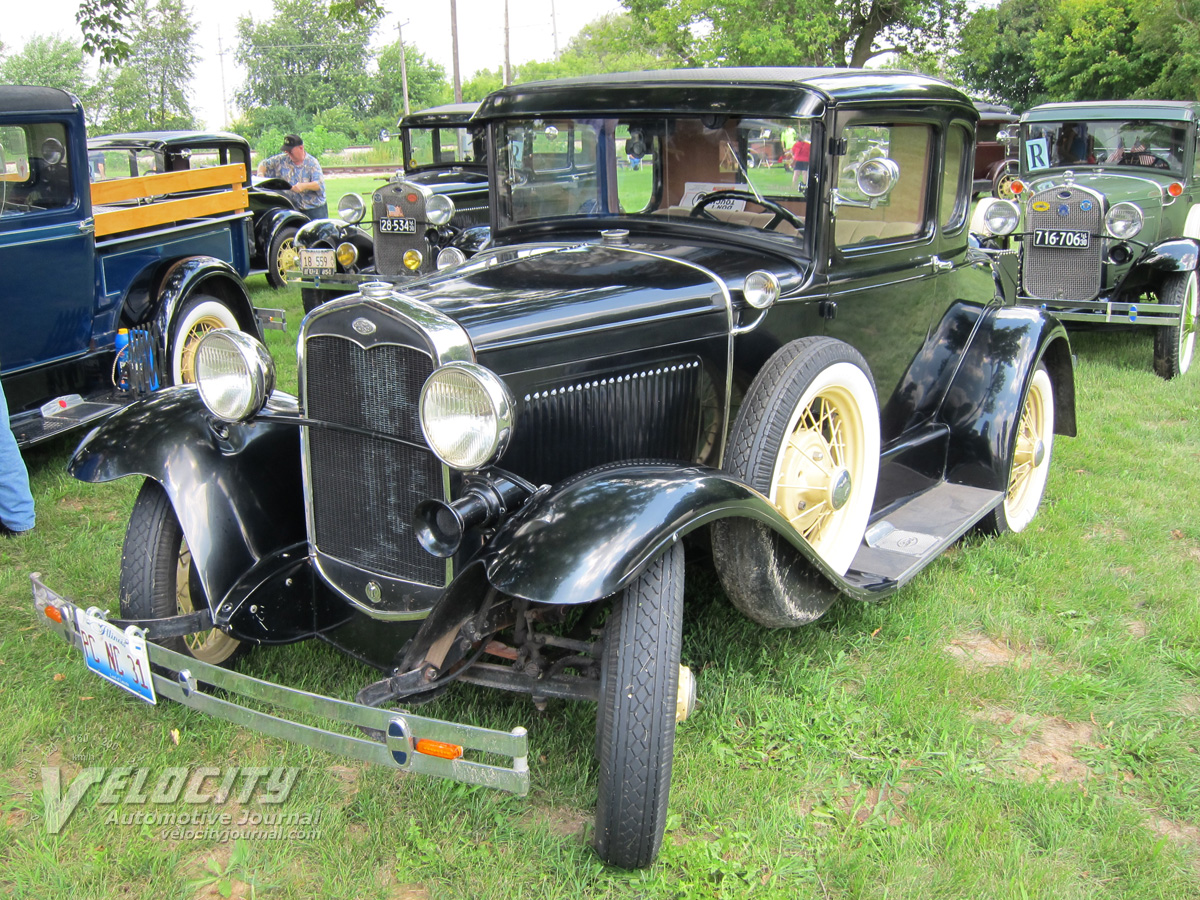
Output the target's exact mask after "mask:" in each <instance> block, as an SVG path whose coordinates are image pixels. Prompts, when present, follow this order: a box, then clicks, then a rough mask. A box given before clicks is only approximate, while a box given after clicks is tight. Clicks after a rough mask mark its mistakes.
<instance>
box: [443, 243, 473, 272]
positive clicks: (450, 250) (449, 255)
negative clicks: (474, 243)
mask: <svg viewBox="0 0 1200 900" xmlns="http://www.w3.org/2000/svg"><path fill="white" fill-rule="evenodd" d="M466 261H467V254H465V253H463V252H462V251H461V250H459V249H458V248H457V247H443V248H442V249H441V250H439V251H438V255H437V262H436V263H435V265H436V266H437V270H438V271H439V272H440V271H442V270H443V269H453V268H454V267H455V266H461V265H462V264H463V263H465V262H466Z"/></svg>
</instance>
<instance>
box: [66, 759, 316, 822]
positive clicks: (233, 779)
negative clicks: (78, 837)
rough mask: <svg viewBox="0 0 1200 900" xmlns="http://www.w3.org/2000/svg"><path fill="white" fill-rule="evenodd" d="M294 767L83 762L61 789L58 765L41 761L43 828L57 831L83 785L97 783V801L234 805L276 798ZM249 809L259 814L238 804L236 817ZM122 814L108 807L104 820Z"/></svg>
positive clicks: (194, 814) (174, 818)
mask: <svg viewBox="0 0 1200 900" xmlns="http://www.w3.org/2000/svg"><path fill="white" fill-rule="evenodd" d="M299 773H300V770H299V769H298V768H294V767H284V766H226V767H220V768H218V767H216V766H197V767H185V766H173V767H170V768H166V769H162V770H160V771H158V772H157V773H156V772H155V770H153V769H149V768H145V767H135V766H89V767H88V768H86V769H82V770H81V771H80V772H79V774H78V775H76V776H75V779H74V780H73V781H72V782H71V783H70V784H69V785H67V786H66V788H65V790H64V785H63V773H62V769H61V768H60V767H58V766H42V801H43V804H44V806H45V810H46V830H47V831H48V832H50V834H58V833H59V832H60V831H62V829H63V827H64V826H65V825H66V824H67V822H68V821H70V819H71V816H72V815H73V814H74V812H75V809H76V808H77V807H78V806H79V804H80V802H81V801H82V800H83V798H84V796H85V795H86V794H87V793H88V791H89V789H90V788H92V787H94V786H96V785H99V793H98V794H97V796H96V798H95V802H97V803H99V804H101V805H115V804H118V803H120V804H123V805H125V806H145V805H147V804H153V805H156V806H165V805H171V804H179V803H182V804H186V805H188V806H202V805H212V806H220V805H221V804H223V803H225V802H226V801H227V800H229V799H230V798H233V799H234V801H235V802H236V803H237V804H239V805H244V804H247V803H250V802H251V801H252V800H253V801H257V802H258V803H267V804H278V803H283V802H284V801H285V800H287V798H288V795H290V794H291V792H292V787H293V786H294V785H295V783H296V777H297V775H299ZM126 815H127V814H126ZM135 815H136V818H137V824H149V825H153V824H159V825H186V824H191V823H195V824H201V823H204V824H212V823H214V822H216V821H217V819H220V820H221V821H224V819H226V818H229V819H230V822H225V823H224V824H231V823H232V820H233V819H234V814H233V813H214V812H213V811H201V810H194V811H190V810H185V811H183V812H177V811H172V812H167V811H157V810H155V811H148V812H144V813H141V812H140V813H137V814H135ZM214 815H215V816H216V817H217V818H216V819H214ZM250 815H260V814H257V813H255V814H251V813H248V812H247V811H244V810H239V812H238V814H237V816H238V817H239V818H240V817H243V816H246V817H249V816H250ZM122 818H123V816H118V815H117V812H116V810H113V811H111V812H110V813H109V814H108V820H109V821H108V822H107V823H106V824H120V823H121V820H122ZM239 824H240V823H239ZM254 824H260V823H259V822H255V823H254Z"/></svg>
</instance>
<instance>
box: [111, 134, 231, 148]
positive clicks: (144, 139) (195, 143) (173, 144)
mask: <svg viewBox="0 0 1200 900" xmlns="http://www.w3.org/2000/svg"><path fill="white" fill-rule="evenodd" d="M220 144H239V145H242V146H245V147H248V146H249V144H248V142H247V141H246V139H245V138H244V137H242V136H241V135H240V134H233V133H231V132H228V131H130V132H126V133H123V134H101V135H96V136H95V137H90V138H88V147H90V148H92V149H98V148H108V147H136V148H142V149H146V150H170V149H175V148H184V147H213V146H218V145H220Z"/></svg>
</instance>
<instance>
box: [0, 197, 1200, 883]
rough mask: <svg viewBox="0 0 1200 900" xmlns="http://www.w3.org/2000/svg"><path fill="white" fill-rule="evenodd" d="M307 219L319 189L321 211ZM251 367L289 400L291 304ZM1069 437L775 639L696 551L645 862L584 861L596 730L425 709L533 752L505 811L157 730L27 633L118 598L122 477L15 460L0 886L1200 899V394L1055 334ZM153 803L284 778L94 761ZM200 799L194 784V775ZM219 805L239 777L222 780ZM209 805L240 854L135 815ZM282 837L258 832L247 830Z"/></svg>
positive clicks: (281, 655) (498, 804) (0, 591)
mask: <svg viewBox="0 0 1200 900" xmlns="http://www.w3.org/2000/svg"><path fill="white" fill-rule="evenodd" d="M329 193H330V202H331V205H334V204H336V201H337V196H339V195H340V191H339V190H338V188H337V187H336V186H335V187H333V188H331V190H330V192H329ZM251 282H252V284H253V285H254V286H255V291H256V297H255V299H256V302H258V303H259V304H261V305H267V306H277V305H286V306H287V307H288V309H289V317H290V319H291V330H290V333H289V334H286V335H285V334H280V333H277V332H272V333H270V335H269V344H270V347H271V350H272V352H273V353H274V355H275V357H276V359H277V360H279V364H280V371H281V379H282V381H283V383H284V384H285V386H288V387H289V389H290V388H291V386H294V384H295V371H296V367H295V350H294V344H293V342H294V339H295V335H296V333H297V330H298V325H299V319H300V303H299V291H298V289H296V288H294V287H293V288H290V289H288V290H286V291H283V292H279V293H273V292H271V291H269V290H268V289H267V288H266V287H265V283H264V282H263V279H262V278H261V277H256V278H254V279H251ZM1074 348H1075V351H1076V353H1077V357H1078V365H1077V389H1078V413H1079V436H1078V437H1077V438H1074V439H1060V440H1058V441H1056V443H1055V446H1054V458H1053V469H1052V473H1051V476H1050V481H1049V486H1048V489H1047V497H1046V502H1045V505H1044V507H1043V509H1042V512H1041V514H1040V515H1039V516H1038V518H1037V519H1036V520H1035V521H1034V523H1033V525H1032V526H1031V527H1030V528H1029V529H1028V530H1027V531H1026V532H1025V533H1022V534H1019V535H1008V536H1005V537H1002V538H999V539H983V538H978V537H969V538H967V539H966V540H963V541H962V542H960V543H959V544H958V545H956V546H955V547H954V548H952V549H951V550H950V552H948V553H947V554H945V556H944V557H943V558H942V559H940V560H938V561H937V562H936V563H935V564H934V565H933V566H931V567H930V568H929V569H928V570H926V572H925V573H923V574H922V575H921V576H920V577H918V578H917V579H916V580H915V581H914V582H913V583H912V584H911V585H909V586H907V587H906V588H905V589H904V590H903V591H901V592H899V593H898V594H897V595H895V596H894V597H892V598H891V599H890V600H888V601H887V602H885V603H884V604H882V605H879V606H864V605H861V604H858V603H856V602H853V601H849V600H846V601H843V602H842V603H840V604H839V605H837V606H836V607H835V608H834V609H833V610H832V611H831V612H830V614H829V615H827V616H826V617H825V618H824V619H823V620H822V621H820V622H819V623H817V624H815V625H812V626H809V627H807V628H803V629H798V630H794V631H775V632H768V631H765V630H763V629H762V628H760V627H758V626H756V625H753V624H751V623H749V622H747V621H745V620H743V619H742V618H741V617H740V616H739V615H738V614H737V613H736V612H735V611H734V610H733V609H732V607H731V606H730V605H729V604H728V602H727V601H726V600H725V598H724V597H723V596H722V594H721V591H720V588H719V586H718V585H717V583H716V581H715V578H714V577H713V576H712V574H711V570H710V569H709V567H708V566H707V564H706V562H705V560H704V558H703V555H702V554H701V555H693V556H690V557H689V569H688V581H687V617H686V621H685V626H684V650H683V656H684V661H685V662H686V663H687V664H688V665H690V666H691V667H692V669H693V671H694V672H696V674H697V676H698V681H699V703H698V707H697V710H696V712H695V714H694V715H693V716H692V718H691V719H689V720H688V721H687V722H686V723H684V724H683V725H682V726H681V727H680V729H679V736H678V739H677V745H676V758H675V775H674V784H673V789H672V793H671V803H670V813H671V815H670V825H669V832H668V834H667V838H666V841H665V843H664V848H663V852H662V854H661V857H660V858H659V860H658V862H657V863H656V864H655V865H654V866H653V867H651V868H649V869H647V870H645V871H641V872H621V871H617V870H612V869H608V868H606V867H604V866H603V865H602V864H601V863H600V862H599V861H598V860H597V858H596V857H595V856H594V854H593V853H592V852H591V851H590V850H589V849H588V846H587V840H588V838H589V831H590V827H591V818H592V813H593V809H594V803H595V790H596V763H595V761H594V758H593V736H594V709H593V708H592V707H589V706H587V705H583V704H576V705H572V704H568V703H564V702H551V703H550V704H549V705H548V707H547V709H546V710H545V711H544V712H538V711H537V710H535V709H534V708H533V706H532V705H530V704H529V703H527V702H526V701H524V700H522V699H520V698H514V697H508V696H505V695H501V694H498V693H494V692H489V691H485V690H482V689H476V688H470V687H460V688H456V689H455V690H453V691H451V692H450V693H449V695H447V696H446V697H445V698H443V699H441V700H438V701H437V702H435V703H434V704H432V705H430V706H427V707H424V708H422V710H421V711H422V712H423V713H428V714H430V715H434V716H438V717H446V718H454V719H460V720H468V721H475V722H479V723H480V724H484V725H488V726H492V727H502V728H506V729H507V728H512V727H514V726H516V725H524V726H525V727H527V728H528V729H529V733H530V740H531V747H532V755H531V760H530V762H531V769H532V781H533V788H532V792H531V794H530V795H529V796H528V797H527V798H525V799H518V798H514V797H511V796H508V795H505V794H500V793H496V792H492V791H488V790H484V789H477V788H470V787H464V786H461V785H456V784H452V783H449V782H438V781H432V780H424V779H422V778H420V777H418V776H406V775H402V774H398V773H396V772H395V771H392V770H387V769H382V768H371V767H367V766H365V765H362V764H359V763H357V762H354V761H350V760H345V759H339V758H335V757H332V756H329V755H327V754H325V753H322V752H318V751H310V750H307V749H305V748H302V747H297V746H293V745H289V744H287V743H285V742H282V741H279V740H275V739H271V738H265V737H261V736H259V735H257V734H255V733H252V732H249V731H246V730H244V729H241V728H238V727H236V726H233V725H228V724H225V723H223V722H220V721H217V720H212V719H207V718H205V717H204V716H201V715H199V714H196V713H193V712H191V711H189V710H187V709H185V708H183V707H180V706H178V705H173V704H171V703H170V702H163V703H161V704H160V705H159V706H157V707H150V706H147V705H145V704H143V703H141V702H140V701H138V700H135V699H133V698H131V697H128V696H126V695H124V694H123V693H121V692H120V691H119V690H118V689H116V688H114V687H111V686H109V685H107V684H105V683H103V682H101V681H100V680H98V679H97V678H96V677H95V676H93V675H91V674H90V673H88V672H87V671H86V670H85V669H84V666H83V663H82V661H81V659H80V657H79V656H78V655H77V654H74V653H72V652H71V651H70V650H69V649H68V648H67V646H66V645H65V644H64V643H62V641H61V640H60V639H59V638H57V637H56V636H54V635H51V634H50V633H48V632H47V631H46V630H45V629H43V628H42V627H41V626H40V625H39V624H38V623H37V621H36V619H35V616H34V613H33V610H32V608H31V602H30V590H29V573H30V572H34V571H37V572H41V573H43V575H44V578H45V580H46V582H47V583H48V584H49V585H50V586H51V587H53V588H55V589H56V590H59V591H60V592H62V593H64V594H66V595H68V596H70V597H72V598H73V599H74V600H76V601H77V602H79V603H82V604H83V605H85V606H86V605H92V604H94V605H98V606H104V607H108V608H110V609H114V610H115V608H116V596H117V582H118V570H119V562H120V551H121V542H122V540H123V537H124V531H125V524H126V519H127V516H128V513H129V509H130V507H131V505H132V502H133V498H134V496H135V494H136V492H137V489H138V484H137V483H136V481H135V480H133V479H128V480H125V481H121V482H116V483H113V484H107V485H90V484H82V483H79V482H76V481H74V480H73V479H72V478H70V477H69V476H68V475H67V474H66V473H65V471H64V466H65V464H66V461H67V459H68V458H69V456H70V453H71V450H72V449H73V445H74V439H71V438H67V439H62V440H60V441H59V442H57V443H54V444H52V445H50V446H46V447H42V448H38V449H35V450H33V451H32V452H30V453H29V454H28V456H27V461H28V464H29V468H30V470H31V474H32V477H33V486H34V492H35V495H36V500H37V504H38V527H37V530H36V532H35V533H34V534H32V535H30V536H28V537H24V538H20V539H0V611H2V618H0V621H2V622H3V625H4V628H3V632H0V886H2V887H3V890H4V892H6V893H8V894H10V895H12V896H15V897H30V898H38V900H50V898H71V900H89V898H123V900H124V898H129V900H133V898H147V900H150V898H153V900H159V898H174V897H180V898H191V897H221V896H224V897H241V898H249V897H288V898H292V897H295V898H312V897H322V898H381V900H383V898H387V900H427V898H433V900H440V898H451V897H454V898H457V897H463V898H504V900H509V898H517V897H521V898H542V897H546V898H551V897H553V898H579V897H588V898H590V897H627V898H642V897H651V898H689V900H690V898H724V897H772V898H774V897H779V898H810V897H811V898H821V900H826V898H880V900H882V898H889V900H906V898H911V900H933V898H947V900H959V898H971V900H984V898H1012V900H1028V898H1054V900H1096V898H1128V900H1146V898H1172V900H1179V898H1191V897H1198V896H1200V753H1198V752H1197V751H1198V749H1200V726H1198V724H1197V714H1198V712H1200V606H1198V603H1197V595H1198V594H1200V478H1198V477H1197V476H1198V473H1200V420H1198V417H1197V408H1198V407H1200V371H1194V372H1193V373H1191V375H1190V376H1187V377H1185V378H1184V379H1182V380H1180V381H1177V382H1164V381H1162V380H1160V379H1159V378H1157V377H1155V376H1154V374H1153V373H1152V371H1151V366H1150V360H1151V348H1152V338H1151V335H1150V334H1149V333H1148V332H1141V333H1127V334H1107V335H1079V336H1076V337H1075V339H1074ZM241 668H242V671H245V672H249V673H252V674H256V675H258V676H260V677H265V678H269V679H272V680H278V681H281V682H284V683H287V684H292V685H302V686H304V687H305V688H307V689H309V690H313V691H317V692H321V693H327V694H331V695H335V696H339V697H346V698H350V697H352V696H353V695H354V693H355V691H356V690H357V689H358V688H359V687H360V686H362V684H364V683H365V682H366V681H368V680H371V679H373V677H374V675H373V674H372V673H371V672H369V671H367V670H366V669H364V668H362V667H361V666H359V665H357V664H355V663H353V662H350V661H348V660H346V659H344V658H343V657H341V656H339V655H338V654H336V653H334V652H332V651H330V650H328V649H327V648H325V647H322V646H320V645H315V644H301V645H294V646H289V647H278V648H268V649H260V650H256V651H255V652H254V653H252V654H251V656H250V657H249V658H248V659H246V660H245V661H243V663H242V664H241ZM101 766H102V767H106V773H107V771H108V769H107V767H134V768H135V771H143V772H148V776H147V777H148V783H151V784H153V783H156V782H157V781H158V780H159V779H160V778H162V777H163V776H164V774H165V773H168V772H169V771H174V770H178V769H182V770H183V771H184V772H185V773H187V774H188V775H193V774H194V773H196V772H197V771H198V770H199V769H200V767H211V769H214V770H218V771H219V773H221V774H220V775H219V776H217V777H218V778H219V777H223V776H224V775H226V774H228V773H229V771H230V769H231V767H234V766H237V767H241V768H240V770H239V771H244V768H245V767H269V766H275V767H285V769H287V770H289V771H290V770H295V772H296V780H295V784H294V786H293V787H292V789H291V791H290V794H289V795H288V796H287V799H286V801H285V802H284V803H282V804H278V805H268V804H264V803H262V802H261V800H262V797H261V792H258V793H255V794H254V796H251V797H248V798H247V799H245V800H242V799H239V797H238V796H236V792H235V794H233V795H231V796H229V797H228V798H227V799H226V800H225V802H224V803H220V804H218V803H216V802H215V800H210V802H209V803H208V804H207V805H201V806H197V805H191V806H189V805H186V804H185V803H183V802H182V801H179V802H176V803H173V804H172V803H160V804H157V805H155V804H154V803H138V802H136V798H135V797H134V798H131V797H130V795H129V792H128V791H127V790H123V789H114V790H112V791H109V792H107V793H105V792H103V791H102V788H101V786H100V785H96V786H94V787H92V788H90V789H89V790H88V791H87V792H85V793H84V794H83V795H82V796H81V797H80V798H79V803H78V806H77V807H76V809H75V811H74V813H73V815H72V817H71V818H70V819H69V821H68V822H67V824H66V825H65V827H64V828H63V829H62V830H61V832H60V833H58V834H51V833H49V832H48V829H47V823H46V818H45V812H46V810H45V796H46V795H45V792H44V789H43V788H44V782H45V781H46V778H47V775H46V772H47V771H50V772H53V771H55V770H57V771H58V772H60V773H61V779H62V789H63V791H64V793H65V792H66V791H67V789H68V787H69V785H70V784H71V783H72V781H73V779H75V778H76V777H77V776H79V775H80V773H82V772H84V771H85V770H87V769H88V768H89V767H101ZM211 783H212V781H211V780H210V785H211ZM239 784H240V782H239ZM197 810H200V811H203V812H205V813H207V814H209V815H210V816H211V815H218V816H219V815H222V814H227V815H228V816H229V817H230V818H231V819H232V824H231V825H230V826H229V828H228V829H227V830H236V828H237V827H238V826H237V823H238V822H239V821H241V820H242V819H243V818H245V819H246V820H248V824H246V825H243V826H242V827H243V828H249V827H252V823H254V821H255V817H256V816H262V817H264V818H263V819H262V820H260V827H259V829H258V830H259V831H260V833H258V834H255V835H253V836H251V837H249V838H244V839H241V840H236V839H233V838H234V837H235V836H234V835H230V834H226V833H223V832H218V833H202V834H201V835H200V836H199V837H188V836H186V835H181V834H177V833H175V834H173V833H172V832H171V829H169V828H167V827H165V826H163V825H161V824H159V823H157V822H154V821H147V818H149V817H143V818H142V819H141V820H140V821H139V820H138V819H137V818H136V817H135V816H134V814H135V813H139V812H141V813H147V812H150V813H155V814H161V813H176V814H178V813H194V812H196V811H197ZM280 813H282V814H284V815H285V816H290V817H291V818H290V821H292V822H297V823H300V822H303V823H306V824H301V825H299V826H298V827H292V828H291V830H290V831H289V830H288V829H286V828H285V829H280V831H281V833H277V834H273V833H271V831H270V830H269V829H268V827H267V826H266V825H262V824H261V822H265V821H268V819H267V818H266V816H267V814H270V815H274V816H279V814H280Z"/></svg>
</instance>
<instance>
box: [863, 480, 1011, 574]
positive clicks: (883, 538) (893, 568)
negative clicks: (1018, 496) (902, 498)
mask: <svg viewBox="0 0 1200 900" xmlns="http://www.w3.org/2000/svg"><path fill="white" fill-rule="evenodd" d="M1003 500H1004V494H1003V492H1001V491H990V490H985V489H983V488H976V487H967V486H966V485H961V484H947V483H945V482H942V483H941V484H938V485H936V486H935V487H932V488H930V489H929V490H928V491H925V492H924V493H923V494H919V495H918V496H916V497H914V498H913V499H912V500H909V501H908V502H907V503H905V504H904V505H902V506H899V507H897V508H896V509H893V510H892V511H891V512H890V513H888V514H887V516H885V517H884V518H882V519H880V520H879V521H878V522H875V523H873V524H872V525H871V527H870V528H868V529H867V533H866V535H864V537H863V542H862V544H861V546H860V547H859V548H858V553H857V554H855V556H854V560H853V561H852V562H851V563H850V571H848V572H847V573H846V581H847V583H849V584H851V585H853V586H854V587H857V588H860V589H863V590H867V591H871V592H877V591H886V592H889V593H890V591H892V590H894V589H896V588H898V587H900V586H901V585H903V584H904V583H905V582H907V581H909V580H910V579H912V578H913V576H915V575H916V574H917V573H918V572H920V571H921V570H922V569H923V568H925V567H926V566H927V565H929V563H931V562H933V560H934V559H936V558H937V557H938V556H939V555H941V553H942V551H943V550H945V549H946V548H947V547H949V546H950V545H951V544H953V543H954V542H955V541H957V540H958V539H959V538H960V537H962V536H963V535H964V534H966V533H967V532H968V531H970V530H971V528H973V527H974V526H975V524H976V523H977V522H978V521H979V519H980V518H981V517H982V516H983V515H984V514H986V513H987V512H989V511H990V510H992V509H994V508H995V507H996V506H998V505H999V504H1000V503H1001V502H1003ZM931 526H936V527H931Z"/></svg>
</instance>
